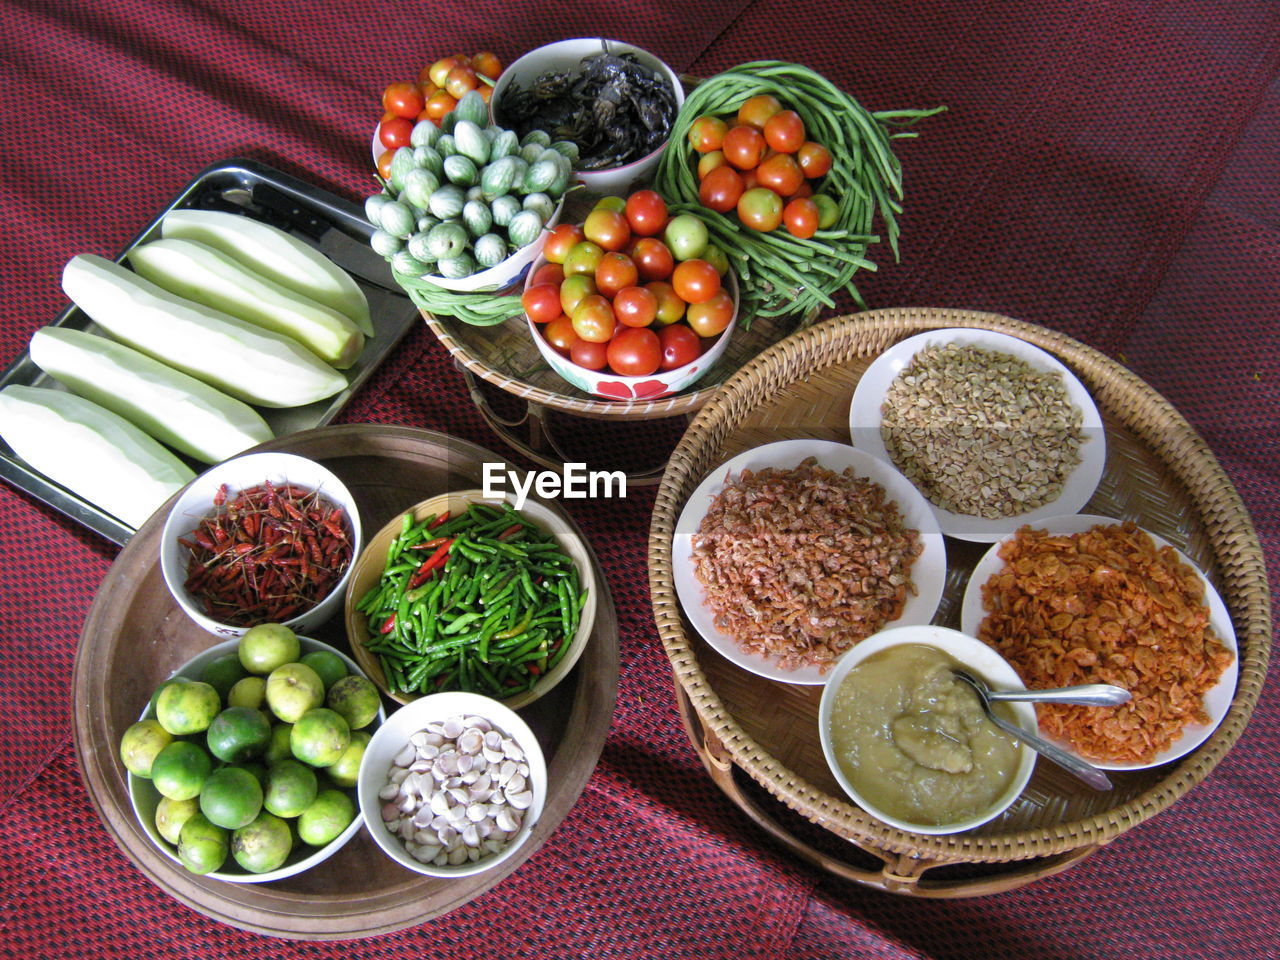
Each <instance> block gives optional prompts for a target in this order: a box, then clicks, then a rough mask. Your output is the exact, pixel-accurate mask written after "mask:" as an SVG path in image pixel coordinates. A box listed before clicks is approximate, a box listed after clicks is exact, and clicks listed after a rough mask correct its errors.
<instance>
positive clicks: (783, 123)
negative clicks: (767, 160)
mask: <svg viewBox="0 0 1280 960" xmlns="http://www.w3.org/2000/svg"><path fill="white" fill-rule="evenodd" d="M764 142H765V143H767V144H769V146H770V147H772V148H773V149H774V150H777V151H778V152H779V153H795V152H796V151H797V150H799V149H800V145H801V144H802V143H804V121H803V120H801V119H800V114H798V113H796V112H795V111H794V110H779V111H778V112H777V113H775V114H774V115H773V116H772V117H770V118H769V119H768V120H767V121H766V122H765V125H764Z"/></svg>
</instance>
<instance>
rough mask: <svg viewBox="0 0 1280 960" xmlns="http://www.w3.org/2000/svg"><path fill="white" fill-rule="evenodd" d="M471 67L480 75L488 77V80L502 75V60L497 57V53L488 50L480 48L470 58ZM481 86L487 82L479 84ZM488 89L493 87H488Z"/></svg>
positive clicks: (486, 85) (485, 85) (484, 85)
mask: <svg viewBox="0 0 1280 960" xmlns="http://www.w3.org/2000/svg"><path fill="white" fill-rule="evenodd" d="M471 69H472V70H474V71H475V72H476V73H478V74H480V76H482V77H488V78H489V79H490V80H497V79H498V77H500V76H501V75H502V61H501V60H499V59H498V55H497V54H496V53H493V52H492V51H489V50H481V51H480V52H479V53H477V54H476V55H475V56H473V57H472V58H471ZM480 86H481V87H488V86H489V85H488V84H487V83H482V84H480ZM490 89H493V88H492V87H490Z"/></svg>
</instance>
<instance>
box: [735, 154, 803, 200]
mask: <svg viewBox="0 0 1280 960" xmlns="http://www.w3.org/2000/svg"><path fill="white" fill-rule="evenodd" d="M756 180H757V181H758V182H759V184H760V186H762V187H768V188H769V189H770V190H772V191H773V192H774V193H776V194H777V195H778V196H780V197H789V196H791V195H792V194H793V193H795V192H796V191H797V190H799V189H800V186H801V184H803V183H804V174H803V173H802V172H801V171H800V164H798V163H796V161H795V158H794V157H792V156H791V154H789V153H775V154H774V155H773V156H771V157H769V158H768V159H767V160H765V161H764V162H763V163H761V164H760V166H758V167H756ZM736 199H737V198H735V202H736Z"/></svg>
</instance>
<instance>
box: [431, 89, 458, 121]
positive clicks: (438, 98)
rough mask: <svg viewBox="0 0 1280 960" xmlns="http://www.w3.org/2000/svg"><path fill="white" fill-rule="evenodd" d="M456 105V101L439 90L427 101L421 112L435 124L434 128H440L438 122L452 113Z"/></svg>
mask: <svg viewBox="0 0 1280 960" xmlns="http://www.w3.org/2000/svg"><path fill="white" fill-rule="evenodd" d="M457 105H458V101H457V100H455V99H454V98H453V97H451V96H450V95H449V94H448V93H446V92H445V91H443V90H441V91H440V92H439V93H437V94H435V95H434V96H432V97H431V99H430V100H428V101H427V105H426V106H425V107H423V112H424V113H425V114H426V115H427V116H428V117H430V118H431V119H432V120H433V121H434V122H435V125H436V126H440V121H441V120H443V119H444V118H445V116H446V114H448V113H450V112H452V110H453V108H454V107H456V106H457Z"/></svg>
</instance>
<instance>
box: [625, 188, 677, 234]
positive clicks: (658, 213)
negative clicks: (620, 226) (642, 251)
mask: <svg viewBox="0 0 1280 960" xmlns="http://www.w3.org/2000/svg"><path fill="white" fill-rule="evenodd" d="M626 214H627V224H628V225H629V226H630V227H631V233H632V234H633V235H637V236H641V237H652V236H655V235H656V234H659V233H661V232H662V228H663V227H665V226H666V225H667V220H669V219H670V217H669V216H668V215H667V201H665V200H663V199H662V194H660V193H658V192H657V191H656V190H637V191H636V192H635V193H633V194H632V195H631V196H629V197H627V207H626Z"/></svg>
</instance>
